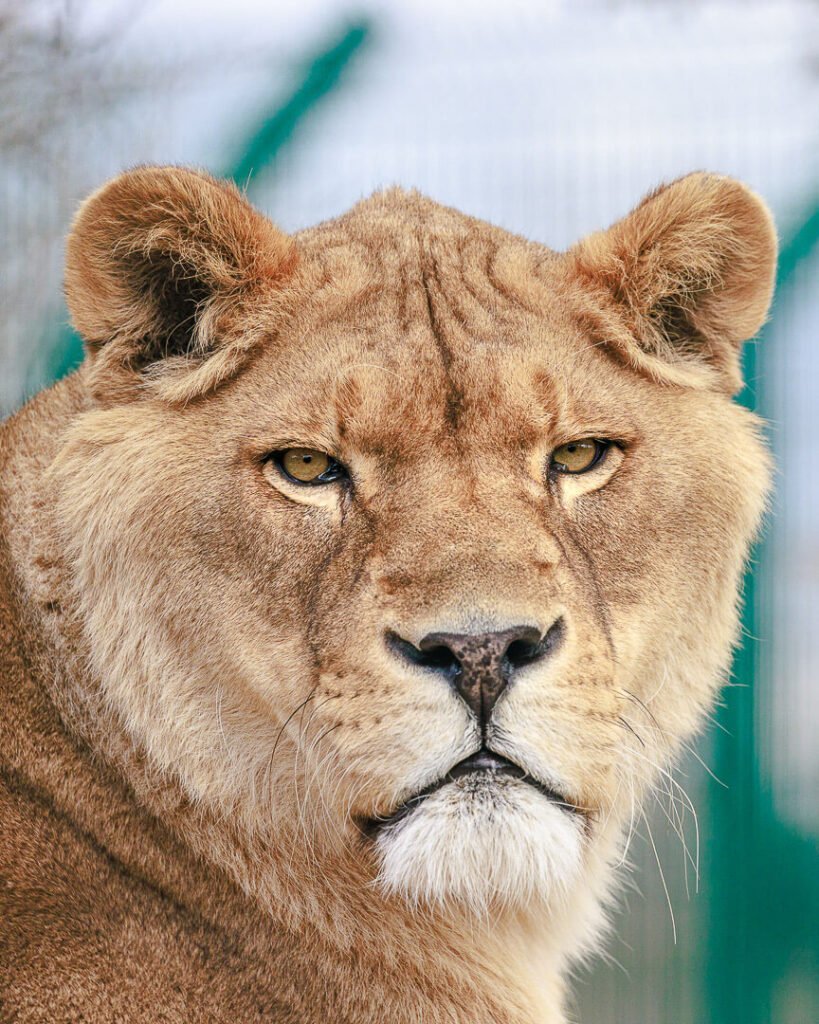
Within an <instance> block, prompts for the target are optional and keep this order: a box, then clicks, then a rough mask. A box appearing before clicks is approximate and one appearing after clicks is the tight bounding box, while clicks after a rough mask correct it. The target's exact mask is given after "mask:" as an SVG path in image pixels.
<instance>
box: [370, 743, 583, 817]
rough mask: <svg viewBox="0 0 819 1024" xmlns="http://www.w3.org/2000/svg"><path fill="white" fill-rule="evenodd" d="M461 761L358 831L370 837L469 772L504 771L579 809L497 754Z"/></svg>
mask: <svg viewBox="0 0 819 1024" xmlns="http://www.w3.org/2000/svg"><path fill="white" fill-rule="evenodd" d="M477 757H480V755H477ZM471 760H472V758H468V759H467V761H471ZM487 761H488V759H487ZM462 763H463V764H464V768H465V770H459V768H460V765H455V766H454V768H452V769H450V771H448V772H447V774H446V775H444V776H443V778H441V779H439V780H438V781H437V782H434V783H433V784H432V785H431V786H427V788H426V789H423V790H421V792H420V793H417V794H416V795H415V796H411V797H410V798H409V800H407V801H406V802H405V803H403V804H401V806H400V807H399V808H398V809H397V810H396V811H394V812H393V813H392V814H391V815H390V816H389V817H387V818H370V819H369V820H368V821H366V822H365V823H364V825H363V827H362V831H363V832H364V833H365V835H368V836H371V837H372V836H375V835H377V834H378V833H379V832H381V831H383V830H384V829H387V828H390V827H391V826H393V825H397V824H398V822H400V821H403V819H404V818H406V817H407V816H408V815H410V814H411V813H412V812H413V811H414V810H415V809H416V808H417V807H420V805H421V804H422V803H423V802H424V801H425V800H426V799H427V797H430V796H432V794H433V793H437V792H438V790H439V789H443V787H444V786H447V785H449V784H450V783H451V782H455V781H457V780H458V779H463V778H467V777H469V776H476V775H486V774H493V775H504V776H506V777H507V778H513V779H517V780H518V781H519V782H525V783H526V784H527V785H529V786H532V787H533V788H534V789H536V790H537V791H538V792H539V793H540V794H541V795H542V796H544V797H545V798H546V799H547V800H548V801H549V802H550V803H552V804H554V805H555V806H556V807H559V808H560V809H561V810H563V811H565V812H566V813H567V814H582V813H583V812H582V811H581V809H580V808H579V807H576V806H575V805H574V804H571V803H569V802H568V801H567V800H566V799H565V798H564V797H562V796H561V795H560V794H559V793H556V792H555V791H554V790H552V789H549V787H548V786H544V785H543V784H542V783H540V782H538V781H537V779H533V778H532V776H531V775H527V774H526V772H524V771H523V769H522V768H519V767H518V766H517V765H515V764H513V763H512V762H511V761H505V760H501V759H500V758H498V759H495V760H493V761H492V762H490V763H486V764H481V763H480V762H478V763H476V764H475V765H474V767H470V766H467V764H466V762H462Z"/></svg>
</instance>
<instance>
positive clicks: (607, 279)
mask: <svg viewBox="0 0 819 1024" xmlns="http://www.w3.org/2000/svg"><path fill="white" fill-rule="evenodd" d="M776 248H777V246H776V232H775V229H774V224H773V220H772V218H771V215H770V212H769V211H768V208H767V207H766V206H765V204H764V203H763V201H762V200H761V199H760V198H759V197H758V196H757V195H756V194H755V193H753V192H751V191H750V190H749V189H747V188H746V187H745V186H744V185H741V184H740V183H739V182H737V181H734V180H733V179H731V178H724V177H720V176H718V175H712V174H702V173H698V174H690V175H688V176H687V177H685V178H680V179H679V180H678V181H675V182H673V183H672V184H670V185H667V186H664V187H662V188H660V189H658V190H657V191H655V192H653V193H652V194H651V195H649V196H648V197H647V198H646V199H644V200H643V202H642V203H641V204H640V205H639V206H638V207H637V208H636V209H635V210H633V211H632V212H631V213H630V214H629V215H628V216H627V217H625V218H623V220H621V221H618V222H617V223H616V224H614V225H613V226H612V227H611V228H609V229H608V230H607V231H601V232H598V233H596V234H594V235H591V236H589V237H588V238H586V239H584V240H583V241H582V242H580V243H578V245H576V246H575V247H574V248H573V249H571V250H570V251H569V254H568V255H569V259H570V263H571V266H572V267H573V269H574V271H575V272H576V273H578V274H579V275H580V276H581V278H582V280H583V284H584V288H585V289H588V287H589V286H590V285H591V286H592V288H593V290H594V291H595V293H596V294H597V295H598V297H599V298H602V299H603V302H602V303H601V304H600V306H599V307H598V308H599V309H600V317H599V318H597V319H598V322H597V323H596V324H594V325H593V327H594V330H595V332H596V333H598V334H600V335H601V337H600V339H599V340H600V341H601V342H602V343H603V344H608V345H611V346H612V347H613V348H614V349H615V350H616V351H617V352H618V353H619V355H620V356H621V357H622V358H625V359H626V360H627V361H628V362H629V363H630V364H631V365H633V366H635V368H637V369H639V370H641V371H642V372H647V373H649V374H651V375H652V376H653V377H655V378H657V379H666V380H669V379H671V380H676V381H678V382H680V383H695V382H697V381H699V382H706V381H709V380H710V381H712V382H715V383H717V385H718V386H719V387H721V388H723V389H725V390H728V391H730V392H732V393H733V392H735V391H737V390H738V389H739V388H740V387H741V385H742V378H741V373H740V361H739V356H740V348H741V345H742V342H743V341H746V340H747V339H748V338H752V337H753V336H754V335H755V334H756V332H757V331H758V330H759V328H760V327H761V326H762V324H763V323H764V321H765V317H766V315H767V312H768V308H769V306H770V302H771V296H772V293H773V285H774V274H775V269H776ZM586 319H587V320H594V319H595V317H593V316H591V315H589V311H588V309H587V317H586Z"/></svg>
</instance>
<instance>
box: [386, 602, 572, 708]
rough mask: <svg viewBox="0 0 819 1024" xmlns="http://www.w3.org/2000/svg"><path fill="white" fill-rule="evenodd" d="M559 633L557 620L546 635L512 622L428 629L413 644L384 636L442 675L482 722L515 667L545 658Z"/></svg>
mask: <svg viewBox="0 0 819 1024" xmlns="http://www.w3.org/2000/svg"><path fill="white" fill-rule="evenodd" d="M562 634H563V620H562V619H558V620H557V621H556V622H555V623H553V625H552V626H551V627H550V629H548V630H547V632H546V633H545V634H544V635H541V632H540V630H539V629H536V628H535V627H534V626H513V627H512V628H511V629H504V630H501V631H499V632H497V633H428V634H427V635H426V636H425V637H424V639H423V640H421V642H420V643H419V644H418V646H417V647H416V646H415V644H411V643H410V642H409V641H408V640H404V639H403V638H402V637H400V636H398V635H397V634H396V633H391V634H390V635H389V638H388V639H389V644H390V646H391V647H392V649H393V651H394V652H395V653H396V654H398V655H399V656H400V657H402V658H403V659H405V660H406V661H409V662H412V664H413V665H422V666H423V667H425V668H431V669H435V670H436V671H438V672H440V673H441V674H442V675H445V676H446V677H447V679H449V680H450V681H451V683H452V685H453V686H454V687H455V689H456V691H457V692H458V693H459V694H460V696H461V697H462V698H463V699H464V701H465V702H466V704H467V706H468V707H469V708H470V710H471V711H472V712H473V713H474V715H475V716H476V718H477V719H478V721H479V722H480V723H481V724H482V725H485V724H486V723H487V722H488V721H489V716H490V715H491V714H492V709H493V708H494V707H495V704H496V703H497V701H498V698H499V697H500V695H501V694H502V693H503V691H504V690H505V689H506V687H507V686H508V685H509V684H510V683H511V682H512V681H513V680H514V678H515V673H516V672H517V671H518V669H520V668H522V667H523V666H524V665H531V664H532V663H533V662H536V661H540V660H541V659H543V658H545V657H547V656H548V655H549V654H550V653H552V651H554V649H555V647H556V646H557V645H558V643H559V642H560V638H561V636H562Z"/></svg>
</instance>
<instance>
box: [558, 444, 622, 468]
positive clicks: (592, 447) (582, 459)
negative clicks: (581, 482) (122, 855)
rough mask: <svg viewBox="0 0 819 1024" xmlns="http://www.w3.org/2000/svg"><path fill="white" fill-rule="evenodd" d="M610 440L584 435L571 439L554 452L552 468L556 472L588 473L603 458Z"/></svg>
mask: <svg viewBox="0 0 819 1024" xmlns="http://www.w3.org/2000/svg"><path fill="white" fill-rule="evenodd" d="M608 448H609V442H607V441H598V440H596V439H595V438H593V437H584V438H582V439H581V440H580V441H569V443H568V444H562V445H561V446H560V447H559V448H555V450H554V451H553V452H552V461H551V465H550V469H551V470H552V472H554V473H586V472H588V470H590V469H591V468H592V467H593V466H596V465H597V463H598V462H599V461H600V460H601V459H602V458H603V456H604V455H605V454H606V452H607V451H608Z"/></svg>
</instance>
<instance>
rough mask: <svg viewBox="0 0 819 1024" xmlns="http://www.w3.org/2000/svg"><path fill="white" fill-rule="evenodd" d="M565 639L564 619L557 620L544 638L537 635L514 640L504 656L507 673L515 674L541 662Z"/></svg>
mask: <svg viewBox="0 0 819 1024" xmlns="http://www.w3.org/2000/svg"><path fill="white" fill-rule="evenodd" d="M562 638H563V619H562V618H561V619H557V620H556V621H555V622H554V623H553V624H552V625H551V627H550V628H549V629H548V630H547V632H546V633H545V635H544V636H543V637H538V636H537V634H535V635H534V636H533V635H531V634H530V635H528V636H525V637H520V638H519V639H517V640H513V641H512V642H511V643H510V644H509V646H508V647H507V648H506V650H505V651H504V654H503V667H504V669H505V670H506V671H507V672H514V671H515V670H516V669H519V668H523V666H524V665H531V664H532V663H533V662H535V661H540V659H541V658H545V657H546V655H547V654H552V653H553V652H554V651H555V649H556V648H557V647H558V645H559V644H560V641H561V640H562Z"/></svg>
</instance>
